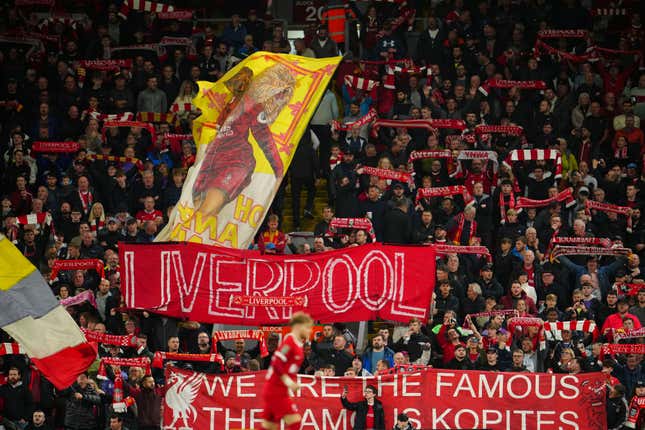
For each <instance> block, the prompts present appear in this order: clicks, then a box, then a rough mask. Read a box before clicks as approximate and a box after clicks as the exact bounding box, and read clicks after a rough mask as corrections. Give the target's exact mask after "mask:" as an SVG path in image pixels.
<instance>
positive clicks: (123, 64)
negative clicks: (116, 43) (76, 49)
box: [78, 59, 132, 72]
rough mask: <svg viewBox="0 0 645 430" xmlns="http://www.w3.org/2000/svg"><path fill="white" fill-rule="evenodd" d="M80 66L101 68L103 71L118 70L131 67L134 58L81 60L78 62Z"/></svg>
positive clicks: (92, 68) (93, 68)
mask: <svg viewBox="0 0 645 430" xmlns="http://www.w3.org/2000/svg"><path fill="white" fill-rule="evenodd" d="M78 65H79V67H82V68H84V69H89V70H101V71H106V72H107V71H112V70H116V71H117V72H118V71H120V70H121V69H131V68H132V60H131V59H124V60H81V61H79V62H78Z"/></svg>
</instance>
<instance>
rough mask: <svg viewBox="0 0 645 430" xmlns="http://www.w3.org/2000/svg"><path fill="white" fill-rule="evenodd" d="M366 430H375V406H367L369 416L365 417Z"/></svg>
mask: <svg viewBox="0 0 645 430" xmlns="http://www.w3.org/2000/svg"><path fill="white" fill-rule="evenodd" d="M365 429H366V430H374V406H369V405H368V406H367V415H366V416H365Z"/></svg>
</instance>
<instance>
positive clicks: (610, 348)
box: [602, 343, 645, 355]
mask: <svg viewBox="0 0 645 430" xmlns="http://www.w3.org/2000/svg"><path fill="white" fill-rule="evenodd" d="M602 352H603V354H605V355H606V354H611V355H614V354H645V343H607V344H604V345H603V347H602Z"/></svg>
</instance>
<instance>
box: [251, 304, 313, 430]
mask: <svg viewBox="0 0 645 430" xmlns="http://www.w3.org/2000/svg"><path fill="white" fill-rule="evenodd" d="M289 325H290V326H291V333H289V334H288V335H286V336H285V337H284V339H283V340H282V344H281V345H280V347H279V348H278V349H276V351H275V352H274V353H273V357H272V358H271V366H270V367H269V371H268V372H267V381H266V383H265V384H264V390H263V392H262V399H263V401H264V415H263V419H264V420H263V422H262V428H264V429H267V430H276V429H278V428H279V427H280V420H284V423H285V424H286V425H287V427H286V428H287V430H296V429H299V428H300V420H301V419H302V417H301V416H300V414H299V413H298V408H297V407H296V404H295V403H294V402H293V400H292V399H291V395H290V392H289V391H291V392H295V391H296V390H298V388H299V387H300V386H299V384H298V382H297V380H296V375H297V373H298V370H299V369H300V366H301V365H302V362H303V360H304V358H305V354H304V352H303V349H302V345H303V343H304V342H305V341H306V340H307V339H309V335H311V329H312V327H313V320H312V319H311V317H310V316H309V315H307V314H305V313H303V312H297V313H295V314H293V316H292V317H291V321H289Z"/></svg>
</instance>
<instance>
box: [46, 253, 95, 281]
mask: <svg viewBox="0 0 645 430" xmlns="http://www.w3.org/2000/svg"><path fill="white" fill-rule="evenodd" d="M61 270H96V271H97V273H98V274H99V276H100V277H101V278H104V277H105V271H104V266H103V261H101V260H100V259H98V258H86V259H82V260H54V265H53V266H52V272H51V275H49V279H56V277H57V276H58V272H60V271H61Z"/></svg>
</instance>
